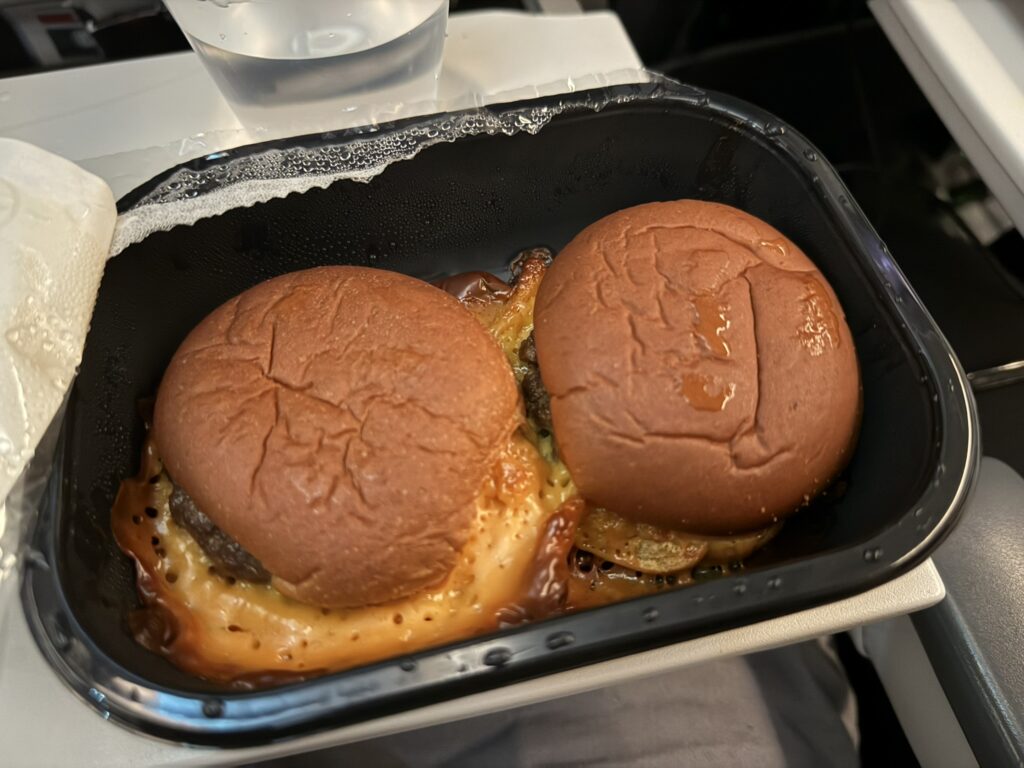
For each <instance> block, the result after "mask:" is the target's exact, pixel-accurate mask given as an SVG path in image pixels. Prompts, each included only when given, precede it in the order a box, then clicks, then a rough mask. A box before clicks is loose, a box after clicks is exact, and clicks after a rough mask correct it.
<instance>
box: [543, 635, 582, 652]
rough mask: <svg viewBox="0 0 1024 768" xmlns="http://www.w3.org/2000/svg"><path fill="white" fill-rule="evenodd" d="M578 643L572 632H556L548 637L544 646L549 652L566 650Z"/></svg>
mask: <svg viewBox="0 0 1024 768" xmlns="http://www.w3.org/2000/svg"><path fill="white" fill-rule="evenodd" d="M575 642H576V635H574V634H573V633H572V632H555V633H554V634H551V635H548V637H547V639H546V640H545V641H544V645H546V646H547V647H548V649H549V650H552V651H557V650H558V649H559V648H565V647H566V646H567V645H572V644H573V643H575Z"/></svg>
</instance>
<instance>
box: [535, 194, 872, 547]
mask: <svg viewBox="0 0 1024 768" xmlns="http://www.w3.org/2000/svg"><path fill="white" fill-rule="evenodd" d="M535 312H536V314H535V322H536V329H535V337H536V346H537V356H538V363H539V366H540V373H541V377H542V378H543V381H544V384H545V386H546V388H547V390H548V392H549V393H550V396H551V413H552V420H553V424H554V435H555V440H556V442H557V444H558V447H559V451H560V453H561V455H562V457H563V458H564V460H565V462H566V465H567V466H568V468H569V471H570V472H571V473H572V477H573V480H574V481H575V482H576V484H577V486H578V487H579V489H580V492H581V493H582V495H583V496H584V497H585V498H587V500H588V501H591V502H592V503H594V504H596V505H599V506H602V507H605V508H607V509H610V510H612V511H614V512H617V513H619V514H621V515H623V516H626V517H629V518H632V519H634V520H637V521H640V522H648V523H653V524H655V525H660V526H664V527H667V528H672V529H676V530H680V529H681V530H685V531H689V532H693V533H698V534H706V535H729V534H735V533H742V532H746V531H752V530H755V529H758V528H764V527H765V526H767V525H771V524H772V523H773V522H775V521H777V520H778V519H781V518H782V517H784V516H786V515H788V514H790V513H792V512H793V511H795V510H796V509H797V508H798V507H799V506H800V505H801V504H802V503H805V502H807V501H808V500H809V499H810V498H811V497H812V496H814V495H815V494H816V493H818V492H819V491H821V490H822V489H823V488H825V487H826V486H827V485H828V484H829V483H830V482H831V480H832V479H833V478H834V476H835V475H836V474H837V473H838V472H839V471H840V470H841V469H842V467H843V466H844V465H845V463H846V461H847V460H848V458H849V455H850V452H851V450H852V446H853V442H854V439H855V436H856V432H857V427H858V424H859V413H860V378H859V372H858V364H857V357H856V353H855V350H854V345H853V339H852V337H851V334H850V329H849V328H848V327H847V324H846V321H845V319H844V317H843V311H842V308H841V307H840V305H839V301H838V300H837V298H836V296H835V294H834V293H833V291H832V288H831V287H830V286H829V284H828V282H827V281H826V280H825V278H824V277H823V276H822V274H821V272H819V271H818V269H817V268H816V267H815V266H814V264H813V263H812V262H811V261H810V259H808V258H807V256H805V255H804V253H803V252H802V251H801V250H800V249H799V248H798V247H797V246H796V245H794V244H793V243H792V242H791V241H790V240H788V239H787V238H786V237H784V236H783V235H782V234H781V233H780V232H778V231H777V230H776V229H774V228H773V227H771V226H770V225H768V224H766V223H765V222H763V221H761V220H760V219H757V218H755V217H753V216H751V215H749V214H746V213H744V212H742V211H739V210H737V209H735V208H731V207H729V206H726V205H719V204H716V203H707V202H701V201H696V200H681V201H677V202H670V203H651V204H648V205H640V206H637V207H635V208H629V209H626V210H623V211H619V212H617V213H614V214H612V215H610V216H607V217H605V218H603V219H601V220H600V221H598V222H596V223H594V224H592V225H591V226H589V227H587V228H586V229H585V230H583V231H582V232H581V233H580V234H579V235H577V236H576V238H575V239H573V241H572V242H571V243H569V245H567V246H566V247H565V249H564V250H563V251H562V252H561V253H560V254H559V256H558V257H557V258H556V259H555V261H554V263H553V265H552V266H551V268H550V270H549V272H548V274H547V276H546V277H545V279H544V282H543V283H542V284H541V287H540V292H539V295H538V297H537V304H536V310H535Z"/></svg>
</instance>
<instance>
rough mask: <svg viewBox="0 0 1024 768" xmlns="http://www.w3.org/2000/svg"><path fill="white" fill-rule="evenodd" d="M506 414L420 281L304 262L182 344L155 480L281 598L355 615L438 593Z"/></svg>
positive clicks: (457, 318) (512, 418)
mask: <svg viewBox="0 0 1024 768" xmlns="http://www.w3.org/2000/svg"><path fill="white" fill-rule="evenodd" d="M520 413H521V408H520V404H519V394H518V390H517V388H516V385H515V380H514V378H513V375H512V373H511V371H510V369H509V367H508V364H507V363H506V362H505V359H504V356H503V354H502V352H501V351H500V349H499V348H498V347H497V345H496V344H495V342H494V341H493V340H492V338H491V336H490V335H489V334H488V333H487V331H486V330H485V329H484V328H483V327H482V326H481V325H480V323H479V322H477V320H476V319H475V318H474V317H473V316H472V315H471V314H470V313H469V312H467V311H466V310H465V309H464V308H463V307H462V306H461V305H460V304H459V303H458V301H457V300H456V299H454V298H452V297H451V296H448V295H447V294H445V293H444V292H443V291H441V290H439V289H437V288H434V287H432V286H430V285H428V284H426V283H424V282H421V281H419V280H415V279H413V278H410V277H406V276H404V275H400V274H397V273H393V272H384V271H380V270H374V269H364V268H359V267H322V268H318V269H311V270H307V271H304V272H295V273H292V274H288V275H284V276H282V277H278V278H276V279H273V280H270V281H268V282H265V283H262V284H260V285H257V286H256V287H254V288H252V289H250V290H248V291H246V292H245V293H243V294H242V295H240V296H238V297H236V298H234V299H232V300H231V301H229V302H227V303H226V304H224V305H223V306H221V307H220V308H219V309H217V310H215V311H214V312H213V313H212V314H211V315H209V316H208V317H207V318H206V319H205V320H203V321H202V323H200V324H199V325H198V326H197V327H196V328H195V330H193V331H192V333H191V334H189V336H188V338H186V340H185V341H184V343H183V344H182V345H181V347H180V348H179V349H178V351H177V352H176V354H175V355H174V358H173V359H172V361H171V363H170V366H169V367H168V368H167V371H166V373H165V375H164V379H163V382H162V383H161V385H160V390H159V393H158V396H157V401H156V413H155V422H154V429H155V432H154V434H155V436H156V441H157V446H158V448H159V451H160V455H161V458H162V459H163V461H164V463H165V465H166V466H167V469H168V472H169V473H170V475H171V477H172V478H173V479H174V480H175V482H177V483H178V484H179V485H181V486H182V487H183V488H184V489H185V490H186V491H187V492H188V493H189V494H190V495H191V496H192V498H193V499H194V500H195V501H196V503H197V504H198V505H199V507H200V509H202V510H203V511H204V512H205V513H206V514H207V515H208V516H209V517H210V518H211V519H212V520H213V521H214V522H215V523H216V524H217V525H218V526H220V527H221V528H222V529H223V530H224V531H225V532H226V533H228V534H229V535H231V536H233V537H234V538H235V539H236V540H237V541H238V542H239V543H240V544H241V545H242V546H243V547H245V549H246V550H248V551H249V552H250V553H252V554H253V555H254V556H255V557H256V558H258V559H259V560H260V561H261V562H262V563H263V565H264V566H265V567H266V568H267V570H268V571H270V573H271V574H273V576H274V584H275V586H277V587H278V588H279V589H280V590H281V591H282V592H284V593H285V594H287V595H290V596H292V597H295V598H296V599H298V600H302V601H303V602H307V603H312V604H315V605H322V606H329V607H355V606H361V605H366V604H373V603H380V602H384V601H387V600H391V599H395V598H399V597H404V596H407V595H410V594H413V593H414V592H416V591H418V590H420V589H423V588H425V587H427V586H430V585H433V584H436V583H438V582H439V581H440V580H442V579H443V578H444V577H445V576H446V575H447V574H448V573H449V571H450V570H451V569H452V568H453V566H454V565H455V563H456V556H457V553H458V551H459V549H460V548H461V547H462V545H463V544H464V543H465V542H466V540H467V538H468V535H469V527H470V525H471V523H472V520H473V516H474V514H475V507H474V499H475V497H476V494H477V492H478V491H479V489H480V488H481V484H482V483H483V481H484V479H485V477H486V475H487V474H488V472H489V470H490V468H491V465H492V464H493V462H494V461H495V460H496V457H497V456H498V454H499V453H500V452H501V450H502V449H503V448H504V447H505V446H506V444H507V441H508V439H509V437H510V435H511V434H512V432H513V431H514V430H515V429H516V427H517V425H518V424H519V421H520V419H521V416H520Z"/></svg>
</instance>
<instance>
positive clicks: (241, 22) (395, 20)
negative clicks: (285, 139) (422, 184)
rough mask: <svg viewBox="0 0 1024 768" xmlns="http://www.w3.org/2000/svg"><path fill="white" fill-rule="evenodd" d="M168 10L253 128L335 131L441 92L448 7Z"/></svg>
mask: <svg viewBox="0 0 1024 768" xmlns="http://www.w3.org/2000/svg"><path fill="white" fill-rule="evenodd" d="M166 4H167V7H168V8H169V9H170V11H171V13H172V14H173V16H174V18H175V20H176V21H177V22H178V25H179V26H180V27H181V28H182V30H183V31H184V33H185V35H186V36H187V37H188V39H189V42H190V43H191V44H192V47H193V48H195V50H196V52H197V53H199V55H200V58H202V60H203V63H204V64H205V65H206V68H207V70H208V71H209V72H210V75H211V76H212V77H213V79H214V80H215V81H216V83H217V86H218V88H220V90H221V93H222V94H223V95H224V97H225V98H226V99H227V101H228V103H229V104H230V105H231V107H232V109H233V110H234V111H235V113H236V114H237V115H238V116H239V118H240V119H241V120H242V121H243V122H244V123H245V124H246V125H248V126H264V127H271V128H274V127H303V128H308V129H310V130H323V129H329V128H333V127H338V125H337V123H339V122H340V118H341V116H343V115H345V114H346V113H349V112H352V111H358V110H367V111H369V110H371V109H372V107H373V106H374V105H376V106H377V107H382V106H383V105H394V104H401V103H415V102H421V101H426V100H430V99H433V98H434V96H435V94H436V87H437V72H438V68H439V66H440V62H441V53H442V51H443V48H444V33H445V27H446V24H447V19H448V0H166ZM332 121H334V123H335V124H332ZM346 122H349V121H346Z"/></svg>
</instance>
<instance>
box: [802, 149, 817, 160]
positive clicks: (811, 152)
mask: <svg viewBox="0 0 1024 768" xmlns="http://www.w3.org/2000/svg"><path fill="white" fill-rule="evenodd" d="M804 157H806V158H807V159H808V160H810V161H811V162H812V163H813V162H814V161H815V160H817V159H818V155H817V153H816V152H815V151H814V150H813V149H805V150H804Z"/></svg>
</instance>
